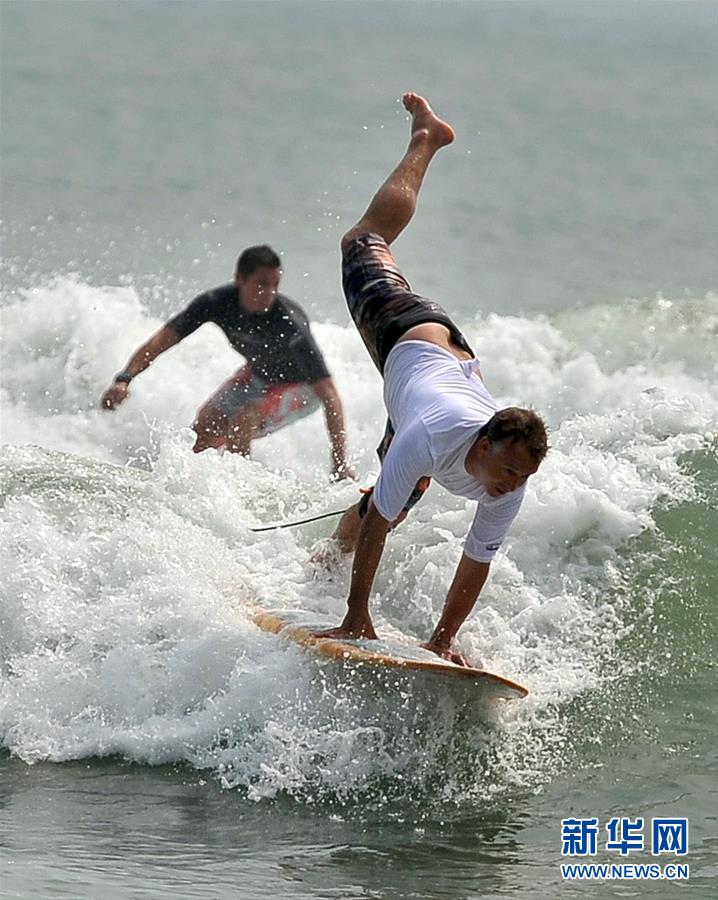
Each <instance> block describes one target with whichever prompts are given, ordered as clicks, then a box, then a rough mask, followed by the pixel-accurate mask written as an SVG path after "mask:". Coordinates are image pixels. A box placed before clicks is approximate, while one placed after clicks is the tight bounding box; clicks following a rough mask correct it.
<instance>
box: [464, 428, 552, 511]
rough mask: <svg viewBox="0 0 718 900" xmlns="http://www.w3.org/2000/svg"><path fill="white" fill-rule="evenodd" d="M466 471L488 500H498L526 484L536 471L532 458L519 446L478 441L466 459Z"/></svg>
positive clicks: (522, 446) (536, 465) (536, 463)
mask: <svg viewBox="0 0 718 900" xmlns="http://www.w3.org/2000/svg"><path fill="white" fill-rule="evenodd" d="M465 465H466V471H467V472H468V473H469V475H472V476H473V477H474V478H476V480H477V481H479V482H480V483H481V484H482V485H483V487H484V488H485V490H486V493H487V494H488V495H489V497H501V496H502V495H503V494H508V493H509V491H515V490H516V489H517V488H519V487H521V485H522V484H526V481H527V480H528V478H529V476H530V475H533V474H534V472H536V470H537V469H538V467H539V463H538V462H536V460H535V459H534V457H533V456H532V455H531V453H529V451H528V450H527V449H526V447H525V445H524V444H522V443H519V442H516V443H513V444H509V443H504V444H499V445H496V446H495V445H493V444H492V443H491V441H490V440H489V439H488V438H487V437H482V438H479V440H478V441H477V442H476V443H475V444H474V446H473V447H472V448H471V450H469V453H468V455H467V457H466V464H465Z"/></svg>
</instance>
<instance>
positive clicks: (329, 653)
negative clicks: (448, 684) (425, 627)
mask: <svg viewBox="0 0 718 900" xmlns="http://www.w3.org/2000/svg"><path fill="white" fill-rule="evenodd" d="M250 615H251V618H252V620H253V621H254V623H255V625H257V626H258V627H259V628H260V629H261V630H262V631H266V632H269V633H271V634H280V635H282V637H286V638H288V639H289V640H291V641H293V642H294V643H295V644H299V645H300V646H302V647H307V648H308V649H310V650H312V651H313V652H314V653H318V654H319V655H320V656H325V657H328V658H329V659H335V660H341V661H344V662H349V663H356V664H359V665H370V666H385V667H389V668H394V669H403V670H407V671H416V672H424V673H427V674H430V675H435V676H443V677H448V678H451V679H463V680H464V681H465V682H472V681H473V682H475V683H476V685H477V687H479V688H485V689H487V692H488V693H490V694H491V695H492V696H494V697H499V698H501V699H504V700H516V699H521V698H523V697H525V696H526V695H527V694H528V688H526V687H524V686H523V685H522V684H519V683H518V682H516V681H512V680H511V679H510V678H505V677H504V676H503V675H496V674H495V673H494V672H487V671H486V670H485V669H474V668H470V667H468V666H459V665H456V663H453V662H450V661H449V660H448V659H441V657H439V656H437V655H436V654H435V653H432V652H431V651H430V650H425V649H424V648H423V647H420V646H419V645H418V644H411V643H403V642H401V641H396V640H381V639H380V640H369V639H367V638H360V639H357V640H338V639H336V638H323V637H318V636H317V635H316V634H315V632H317V631H322V630H327V629H329V628H332V627H333V626H334V625H336V622H331V621H329V620H328V619H322V618H321V617H320V616H317V615H316V614H315V613H311V612H308V611H307V610H302V609H271V610H268V609H262V608H260V607H252V609H251V613H250Z"/></svg>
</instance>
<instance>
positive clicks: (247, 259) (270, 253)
mask: <svg viewBox="0 0 718 900" xmlns="http://www.w3.org/2000/svg"><path fill="white" fill-rule="evenodd" d="M281 265H282V260H281V259H280V258H279V256H278V254H277V253H275V252H274V250H272V248H271V247H270V246H269V244H257V245H256V246H254V247H247V249H246V250H243V251H242V253H241V254H240V257H239V259H238V260H237V265H236V267H235V270H234V275H235V278H236V277H237V276H238V275H241V276H242V277H243V278H248V277H249V276H250V275H251V274H252V273H253V272H256V271H257V269H262V268H267V269H279V268H280V267H281Z"/></svg>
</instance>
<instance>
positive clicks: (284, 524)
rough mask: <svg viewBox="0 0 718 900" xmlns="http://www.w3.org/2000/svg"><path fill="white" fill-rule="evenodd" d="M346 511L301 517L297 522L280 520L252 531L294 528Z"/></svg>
mask: <svg viewBox="0 0 718 900" xmlns="http://www.w3.org/2000/svg"><path fill="white" fill-rule="evenodd" d="M344 512H346V510H344V509H338V510H337V511H336V512H328V513H322V514H321V515H319V516H310V517H309V518H308V519H299V520H298V521H297V522H280V523H279V524H278V525H262V526H261V527H260V528H250V529H249V530H250V531H277V530H278V529H280V528H294V527H295V526H296V525H307V524H308V523H309V522H318V521H319V519H329V518H331V517H332V516H341V515H342V513H344Z"/></svg>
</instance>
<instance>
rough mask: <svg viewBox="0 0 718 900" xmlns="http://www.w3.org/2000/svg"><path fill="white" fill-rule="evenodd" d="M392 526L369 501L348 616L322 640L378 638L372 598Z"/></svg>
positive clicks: (356, 558)
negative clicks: (374, 622) (371, 609)
mask: <svg viewBox="0 0 718 900" xmlns="http://www.w3.org/2000/svg"><path fill="white" fill-rule="evenodd" d="M390 524H391V523H390V522H387V520H386V519H385V518H383V516H381V515H380V513H379V512H377V509H376V507H375V506H374V503H373V502H372V501H371V500H370V501H369V508H368V509H367V513H366V516H364V518H363V519H362V524H361V529H360V531H359V540H358V541H357V548H356V553H355V554H354V561H353V564H352V581H351V587H350V589H349V598H348V599H347V614H346V616H344V621H343V622H342V624H341V625H340V626H339V627H338V628H334V629H332V630H331V631H324V632H321V634H320V637H335V638H359V637H365V638H375V637H376V632H375V631H374V626H373V624H372V621H371V616H370V615H369V594H370V592H371V586H372V584H373V583H374V576H375V575H376V570H377V569H378V568H379V562H380V560H381V556H382V553H383V552H384V543H385V542H386V535H387V532H388V531H389V526H390Z"/></svg>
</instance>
